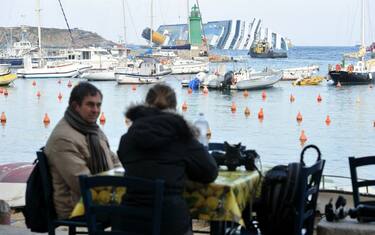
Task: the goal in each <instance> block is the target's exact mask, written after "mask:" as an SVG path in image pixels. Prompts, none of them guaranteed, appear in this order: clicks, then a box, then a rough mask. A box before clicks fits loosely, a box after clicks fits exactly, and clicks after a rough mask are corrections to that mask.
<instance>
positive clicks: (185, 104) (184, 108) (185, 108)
mask: <svg viewBox="0 0 375 235" xmlns="http://www.w3.org/2000/svg"><path fill="white" fill-rule="evenodd" d="M181 108H182V111H184V112H185V111H186V110H187V108H188V106H187V103H186V101H184V103H183V104H182V106H181Z"/></svg>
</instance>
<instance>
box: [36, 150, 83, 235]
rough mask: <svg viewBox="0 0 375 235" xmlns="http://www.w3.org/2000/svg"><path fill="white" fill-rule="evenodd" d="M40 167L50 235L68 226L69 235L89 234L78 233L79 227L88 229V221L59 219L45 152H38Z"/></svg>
mask: <svg viewBox="0 0 375 235" xmlns="http://www.w3.org/2000/svg"><path fill="white" fill-rule="evenodd" d="M36 154H37V158H38V166H39V169H40V173H41V176H42V179H43V189H44V190H43V191H44V199H45V201H46V205H47V206H48V207H47V210H48V234H49V235H55V229H56V228H57V227H60V226H67V227H68V228H69V235H75V234H88V232H78V231H77V227H87V224H86V221H84V220H82V221H78V220H77V221H76V220H70V219H65V220H63V219H57V215H56V211H55V207H54V205H53V201H52V192H53V188H52V178H51V174H50V170H49V166H48V161H47V156H46V155H45V154H44V152H43V150H40V151H37V152H36Z"/></svg>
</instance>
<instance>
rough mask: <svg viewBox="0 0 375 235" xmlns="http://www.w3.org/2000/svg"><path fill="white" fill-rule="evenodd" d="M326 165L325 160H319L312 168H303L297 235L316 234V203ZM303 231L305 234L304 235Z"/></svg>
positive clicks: (298, 203)
mask: <svg viewBox="0 0 375 235" xmlns="http://www.w3.org/2000/svg"><path fill="white" fill-rule="evenodd" d="M324 164H325V160H319V161H317V162H316V163H315V164H314V165H312V166H310V167H306V166H303V167H302V170H301V181H300V185H299V187H298V191H299V192H298V194H297V195H300V197H299V198H298V200H297V223H296V226H295V228H294V231H295V233H294V234H296V235H301V234H304V235H312V234H313V233H314V223H315V211H316V202H317V199H318V193H319V185H320V180H321V177H322V174H323V168H324ZM303 230H305V233H302V231H303Z"/></svg>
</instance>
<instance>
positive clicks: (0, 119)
mask: <svg viewBox="0 0 375 235" xmlns="http://www.w3.org/2000/svg"><path fill="white" fill-rule="evenodd" d="M0 122H1V123H4V124H5V123H6V122H7V117H6V116H5V113H4V112H2V113H1V116H0Z"/></svg>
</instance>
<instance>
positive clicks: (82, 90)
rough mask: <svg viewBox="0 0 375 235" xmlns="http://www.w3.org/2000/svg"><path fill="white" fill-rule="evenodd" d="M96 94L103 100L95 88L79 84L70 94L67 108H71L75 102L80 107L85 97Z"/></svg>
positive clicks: (85, 83)
mask: <svg viewBox="0 0 375 235" xmlns="http://www.w3.org/2000/svg"><path fill="white" fill-rule="evenodd" d="M97 94H99V95H100V97H101V98H102V99H103V94H102V92H101V91H100V90H99V89H98V88H97V87H96V86H94V85H92V84H91V83H89V82H80V83H78V85H77V86H75V87H74V88H73V90H72V92H71V93H70V98H69V106H72V103H73V102H77V104H78V105H82V101H83V99H84V98H85V97H86V96H95V95H97Z"/></svg>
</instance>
